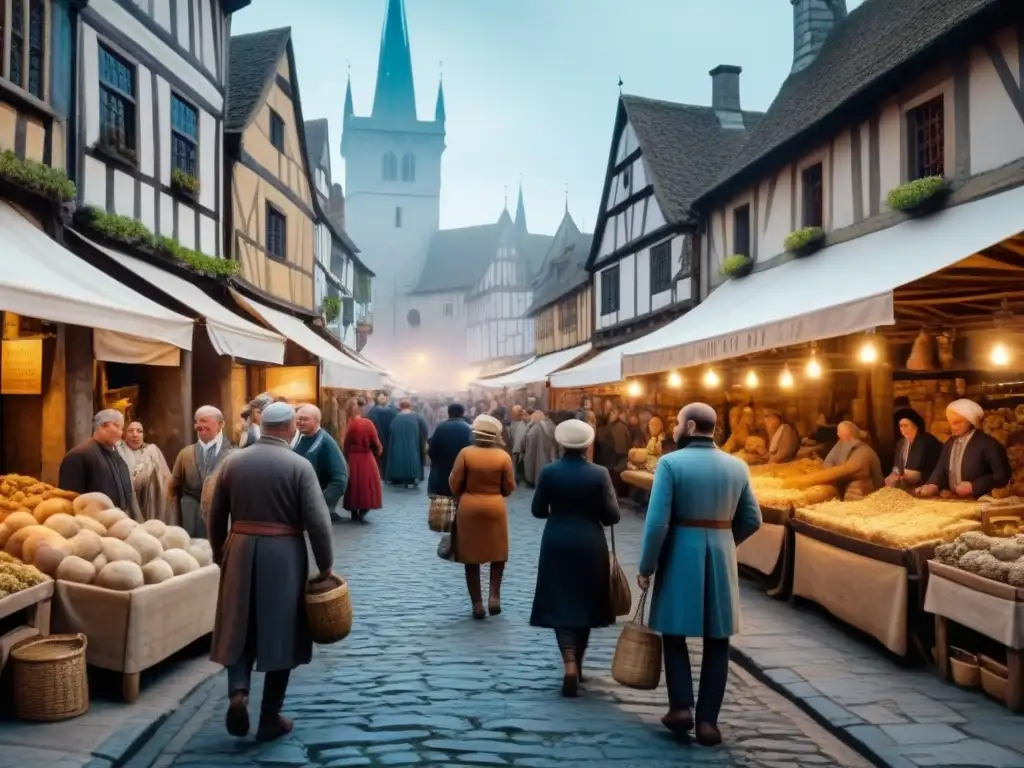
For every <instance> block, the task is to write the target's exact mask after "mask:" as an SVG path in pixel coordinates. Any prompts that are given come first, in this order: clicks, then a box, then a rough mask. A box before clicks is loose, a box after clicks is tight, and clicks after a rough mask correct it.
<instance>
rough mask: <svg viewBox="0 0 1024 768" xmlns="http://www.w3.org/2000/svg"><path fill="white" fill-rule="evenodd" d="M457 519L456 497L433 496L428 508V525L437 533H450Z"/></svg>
mask: <svg viewBox="0 0 1024 768" xmlns="http://www.w3.org/2000/svg"><path fill="white" fill-rule="evenodd" d="M454 519H455V499H453V498H452V497H451V496H431V497H430V506H429V508H428V510H427V526H428V527H429V528H430V530H432V531H434V532H435V533H448V531H449V530H451V527H452V520H454Z"/></svg>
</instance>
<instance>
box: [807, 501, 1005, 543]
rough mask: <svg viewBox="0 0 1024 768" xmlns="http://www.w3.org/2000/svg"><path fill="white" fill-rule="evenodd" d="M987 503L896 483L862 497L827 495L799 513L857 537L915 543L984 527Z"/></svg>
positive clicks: (942, 539)
mask: <svg viewBox="0 0 1024 768" xmlns="http://www.w3.org/2000/svg"><path fill="white" fill-rule="evenodd" d="M984 506H985V505H984V504H983V503H979V502H972V501H946V500H937V499H919V498H917V497H916V496H911V495H910V494H909V493H907V492H906V491H901V490H898V489H896V488H882V489H881V490H878V491H875V492H874V493H872V494H871V495H870V496H866V497H864V498H863V499H860V500H858V501H827V502H825V503H823V504H815V505H813V506H810V507H804V508H802V509H798V510H797V511H796V518H797V519H798V520H804V521H806V522H808V523H811V524H812V525H816V526H818V527H819V528H827V529H828V530H831V531H835V532H836V533H841V534H843V535H845V536H850V537H852V538H855V539H861V540H863V541H870V542H872V543H874V544H881V545H882V546H886V547H893V548H895V549H910V548H911V547H915V546H917V545H919V544H925V543H931V542H951V541H953V540H954V539H956V538H957V537H958V536H960V535H961V534H963V533H967V532H968V531H980V530H981V510H982V508H983V507H984Z"/></svg>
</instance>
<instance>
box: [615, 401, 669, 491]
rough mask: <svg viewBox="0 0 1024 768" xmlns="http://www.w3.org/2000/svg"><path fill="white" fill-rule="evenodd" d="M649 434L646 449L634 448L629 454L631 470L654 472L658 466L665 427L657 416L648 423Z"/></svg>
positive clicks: (627, 464)
mask: <svg viewBox="0 0 1024 768" xmlns="http://www.w3.org/2000/svg"><path fill="white" fill-rule="evenodd" d="M647 432H648V434H649V435H650V436H651V437H650V439H649V440H648V441H647V445H646V446H645V447H644V448H634V449H633V450H631V451H630V452H629V459H628V460H627V462H626V466H627V467H628V469H630V470H640V471H644V472H653V471H654V468H655V467H656V466H658V459H660V458H661V454H662V453H663V443H664V442H665V425H664V423H663V422H662V421H661V419H659V418H658V417H657V416H652V417H651V420H650V421H649V422H647ZM623 480H625V477H623ZM626 482H629V481H628V480H627V481H626Z"/></svg>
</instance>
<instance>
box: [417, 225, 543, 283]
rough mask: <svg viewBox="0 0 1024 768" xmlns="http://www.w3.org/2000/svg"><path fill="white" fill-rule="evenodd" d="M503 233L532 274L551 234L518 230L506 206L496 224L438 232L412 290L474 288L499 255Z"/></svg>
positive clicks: (539, 264) (429, 247) (540, 262)
mask: <svg viewBox="0 0 1024 768" xmlns="http://www.w3.org/2000/svg"><path fill="white" fill-rule="evenodd" d="M502 237H507V238H511V239H512V240H513V242H514V243H515V246H516V248H517V250H518V251H519V255H520V256H521V257H522V258H524V259H525V260H526V262H527V264H528V265H529V268H530V277H531V278H532V277H533V276H534V275H535V274H536V273H537V271H538V270H539V269H540V266H541V264H542V263H543V261H544V255H545V254H546V253H547V250H548V246H549V245H550V244H551V239H552V238H551V236H550V235H535V234H531V233H529V232H521V231H517V230H516V229H515V225H514V224H513V222H512V217H511V216H509V213H508V211H507V210H505V211H502V214H501V216H500V217H499V219H498V221H497V222H495V223H494V224H480V225H477V226H473V227H460V228H458V229H442V230H440V231H438V232H435V233H434V235H433V237H431V238H430V245H429V246H428V248H427V258H426V261H425V262H424V265H423V271H422V272H421V273H420V279H419V282H418V283H417V285H416V288H415V289H414V290H413V293H433V292H441V291H451V292H461V291H469V290H471V289H472V288H473V287H474V286H475V285H476V284H477V283H478V282H480V279H481V278H482V277H483V276H484V274H485V273H486V272H487V268H488V267H489V266H490V264H491V262H492V261H493V260H494V257H495V256H496V255H497V253H498V246H499V245H500V244H501V242H502Z"/></svg>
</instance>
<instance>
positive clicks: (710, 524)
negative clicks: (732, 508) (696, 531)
mask: <svg viewBox="0 0 1024 768" xmlns="http://www.w3.org/2000/svg"><path fill="white" fill-rule="evenodd" d="M672 525H675V526H678V527H679V528H713V529H715V530H719V531H730V530H732V520H678V519H676V520H673V521H672Z"/></svg>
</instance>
